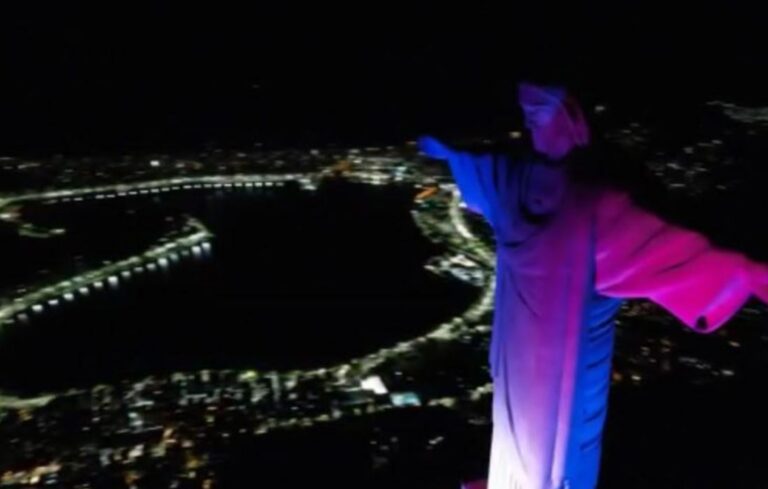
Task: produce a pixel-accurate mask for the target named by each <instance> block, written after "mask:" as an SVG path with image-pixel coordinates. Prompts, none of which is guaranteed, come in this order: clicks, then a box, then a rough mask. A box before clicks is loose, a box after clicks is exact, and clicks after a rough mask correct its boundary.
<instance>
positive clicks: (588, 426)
mask: <svg viewBox="0 0 768 489" xmlns="http://www.w3.org/2000/svg"><path fill="white" fill-rule="evenodd" d="M519 97H520V104H521V106H522V108H523V111H524V115H525V120H526V127H527V128H528V129H529V130H530V132H531V139H532V142H533V149H534V151H533V152H532V153H531V155H532V156H531V157H530V158H524V159H521V160H522V161H514V159H513V158H512V157H510V156H509V155H505V154H484V155H479V154H471V153H468V152H460V151H456V150H453V149H451V148H449V147H448V146H446V145H444V144H443V143H441V142H439V141H438V140H436V139H434V138H431V137H423V138H421V140H420V146H421V150H422V151H423V152H424V153H426V154H427V155H428V156H430V157H432V158H437V159H442V160H447V161H448V163H449V164H450V168H451V171H452V173H453V176H454V178H455V180H456V183H457V185H458V188H459V191H460V193H461V196H462V198H463V200H464V202H465V203H466V205H467V207H468V208H469V209H470V210H472V211H475V212H477V213H479V214H481V215H482V216H483V217H484V218H485V219H486V220H487V221H488V223H489V224H490V225H491V227H492V228H493V231H494V234H495V238H496V243H497V269H496V286H497V287H496V298H495V312H494V321H493V332H492V340H491V347H490V364H491V372H492V375H493V388H494V389H493V440H492V444H491V460H490V472H489V476H488V481H487V484H488V488H489V489H594V488H595V486H596V485H597V478H598V470H599V464H600V452H601V438H602V432H603V425H604V422H605V418H606V407H607V406H606V405H607V400H608V389H609V386H610V381H611V357H612V353H613V342H614V316H615V315H616V313H617V311H618V309H619V307H620V305H621V301H622V299H629V298H645V299H650V300H652V301H654V302H656V303H657V304H659V305H661V306H662V307H664V308H665V309H666V310H667V311H669V312H670V313H672V314H673V315H674V316H676V317H677V318H679V319H680V321H682V322H683V323H684V324H685V325H686V326H687V327H690V328H692V329H694V330H696V331H699V332H702V333H708V332H711V331H713V330H715V329H716V328H718V327H719V326H721V325H722V324H723V323H724V322H725V321H727V320H728V319H729V318H730V317H731V316H732V315H733V314H734V313H735V312H737V311H738V310H739V309H740V308H741V307H742V305H743V304H744V303H745V301H746V300H747V299H748V298H749V297H750V296H751V295H753V294H754V295H756V296H758V297H759V298H761V299H762V300H763V301H768V267H766V266H765V265H762V264H758V263H755V262H752V261H750V260H749V259H748V258H746V257H745V256H744V255H742V254H740V253H735V252H732V251H727V250H723V249H718V248H716V247H715V246H713V245H712V244H711V243H710V242H709V241H708V240H707V239H706V238H704V237H703V236H701V235H699V234H697V233H695V232H692V231H689V230H686V229H682V228H680V227H677V226H674V225H671V224H669V223H667V222H665V221H664V220H662V219H660V218H658V217H656V216H655V215H652V214H651V213H649V212H647V211H645V210H643V209H641V208H639V207H637V206H636V205H634V204H633V202H632V200H631V199H630V198H629V196H628V195H626V194H625V193H624V192H622V191H620V190H616V189H612V188H610V187H607V186H601V185H597V184H590V183H588V182H582V181H580V180H578V179H574V178H572V176H571V174H572V172H571V170H572V168H574V167H575V166H577V165H579V160H580V159H581V158H582V157H583V155H582V154H581V153H582V150H581V148H582V147H584V146H586V145H587V144H588V143H589V130H588V127H587V124H586V122H585V120H584V116H583V114H582V111H581V109H580V107H579V105H578V104H577V103H576V102H575V100H574V99H573V98H572V97H571V96H570V95H568V94H567V93H566V92H565V90H563V89H560V88H556V87H543V86H535V85H532V84H525V83H524V84H521V85H520V87H519ZM616 163H617V164H619V162H616Z"/></svg>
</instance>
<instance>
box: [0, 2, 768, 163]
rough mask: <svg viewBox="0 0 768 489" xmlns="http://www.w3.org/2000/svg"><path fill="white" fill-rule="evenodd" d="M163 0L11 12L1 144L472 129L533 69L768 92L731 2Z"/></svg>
mask: <svg viewBox="0 0 768 489" xmlns="http://www.w3.org/2000/svg"><path fill="white" fill-rule="evenodd" d="M51 4H52V5H54V4H53V2H51ZM158 4H159V3H158ZM126 5H128V4H126ZM161 5H163V6H154V7H152V8H145V9H142V8H137V7H131V8H128V7H125V8H122V9H121V8H115V7H114V6H113V5H112V4H111V5H110V8H109V9H108V10H104V11H100V12H97V11H93V10H89V11H76V10H74V9H73V8H71V7H66V8H63V7H61V6H59V7H49V6H45V4H34V5H31V6H26V7H15V8H12V9H11V11H10V12H6V13H5V14H4V15H3V20H4V22H3V29H2V30H3V33H2V36H3V45H2V49H3V51H2V55H3V57H2V60H3V65H4V66H3V68H2V71H1V73H2V75H1V76H2V80H0V87H1V88H2V92H0V93H2V95H0V111H1V113H2V118H1V119H2V128H0V129H1V134H2V136H0V151H2V152H3V153H8V154H17V153H24V152H37V153H42V154H45V153H46V152H52V151H63V152H65V153H68V152H69V153H72V152H85V153H88V152H103V151H120V150H129V149H158V150H159V149H180V148H190V149H194V148H198V147H202V146H203V145H204V144H206V143H208V142H214V143H218V144H221V145H225V146H226V145H237V146H247V145H248V144H250V143H251V142H253V141H266V142H273V143H276V144H299V145H302V144H317V143H323V142H338V143H345V142H375V141H394V142H396V141H400V140H402V139H403V138H407V137H412V136H413V135H414V134H418V133H419V132H422V131H426V130H430V131H445V132H451V133H471V134H477V133H482V132H484V131H487V130H490V129H493V128H498V127H501V126H504V125H508V124H509V123H510V122H511V121H514V120H515V118H516V117H517V113H516V110H515V105H514V82H515V81H516V80H517V79H519V78H520V77H521V76H524V75H527V74H531V73H533V74H534V75H537V74H540V73H544V74H545V76H554V77H556V78H559V79H562V80H564V81H566V82H567V83H569V84H571V85H572V86H575V87H577V88H578V90H580V91H581V92H583V93H585V94H588V95H590V96H592V97H594V98H600V99H602V98H605V99H608V100H617V99H618V100H620V101H621V103H625V104H627V105H629V106H631V105H632V104H640V105H645V104H646V103H647V101H649V100H658V99H661V100H675V99H677V98H678V97H680V96H681V95H683V94H685V95H690V96H692V97H696V98H707V97H711V96H719V95H722V96H728V97H731V98H734V99H736V100H738V99H739V98H741V99H744V100H745V101H747V102H755V103H759V102H762V101H764V99H765V98H766V97H765V96H764V95H763V94H762V91H761V89H760V88H759V87H760V86H765V76H764V75H763V73H762V72H763V71H766V70H764V69H763V68H764V65H765V64H766V61H765V59H766V58H765V56H764V53H763V52H762V47H763V46H765V45H768V43H766V42H765V41H766V39H764V38H765V37H766V34H765V31H766V30H765V29H764V28H763V26H761V25H760V19H761V18H762V17H761V16H759V15H757V14H756V13H755V12H743V11H737V10H736V9H735V8H734V7H726V6H722V7H718V8H711V9H710V10H709V11H707V12H702V11H701V8H700V7H697V11H696V12H695V15H694V12H690V11H687V12H686V11H679V12H673V11H671V10H669V9H668V8H667V9H664V8H658V9H655V8H651V7H648V6H647V5H648V4H647V3H646V2H611V3H609V2H596V3H593V4H592V5H593V8H592V9H590V10H577V9H576V8H574V7H571V8H570V9H569V10H567V11H563V10H558V9H556V8H554V7H542V8H541V9H536V8H535V7H529V6H520V5H516V4H514V3H509V4H506V5H505V6H504V7H505V8H504V9H503V10H501V9H495V8H490V7H483V6H482V4H478V3H473V4H472V5H473V8H472V9H468V8H467V7H466V6H464V7H463V8H456V9H453V10H451V11H445V10H430V9H429V8H426V7H420V8H415V7H411V8H409V9H401V10H398V11H395V10H394V9H383V8H382V7H377V6H370V5H361V6H358V7H357V8H354V9H346V10H342V9H339V10H335V11H331V10H330V9H329V8H328V7H327V6H324V7H323V8H322V10H320V9H316V10H313V11H310V10H306V9H305V8H304V7H299V6H292V7H283V8H282V11H278V9H276V8H266V7H261V8H260V9H256V10H251V11H240V12H235V11H224V9H223V8H218V9H214V8H212V7H211V6H210V5H207V6H206V7H205V8H200V9H198V10H194V8H193V7H189V6H188V5H185V6H183V8H182V7H181V6H178V7H172V6H170V5H168V4H161ZM443 9H445V7H443ZM342 13H344V14H346V15H348V16H349V18H346V17H342ZM254 85H257V86H258V88H255V87H254ZM659 105H663V104H659Z"/></svg>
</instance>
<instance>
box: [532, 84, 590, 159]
mask: <svg viewBox="0 0 768 489" xmlns="http://www.w3.org/2000/svg"><path fill="white" fill-rule="evenodd" d="M518 98H519V102H520V106H521V107H522V109H523V115H524V117H525V126H526V128H528V130H529V131H531V139H532V141H533V147H534V149H535V150H536V151H537V152H539V153H542V154H544V155H546V156H548V157H549V158H551V159H553V160H559V159H561V158H563V157H564V156H566V155H567V154H568V153H570V152H571V150H573V149H574V148H576V147H580V146H586V145H587V144H588V143H589V127H588V126H587V123H586V120H585V119H584V114H583V112H582V111H581V107H580V106H579V104H578V102H576V99H575V98H573V96H571V95H570V94H568V92H567V91H566V90H565V89H564V88H560V87H555V86H543V85H535V84H533V83H528V82H522V83H520V84H519V86H518Z"/></svg>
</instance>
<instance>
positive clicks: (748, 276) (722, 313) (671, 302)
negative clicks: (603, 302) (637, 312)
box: [595, 191, 768, 332]
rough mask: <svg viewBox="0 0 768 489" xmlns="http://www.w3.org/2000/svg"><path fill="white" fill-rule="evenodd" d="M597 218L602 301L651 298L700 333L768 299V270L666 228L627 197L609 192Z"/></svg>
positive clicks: (672, 227)
mask: <svg viewBox="0 0 768 489" xmlns="http://www.w3.org/2000/svg"><path fill="white" fill-rule="evenodd" d="M595 216H596V221H595V222H596V225H595V233H596V236H595V238H596V256H595V263H596V278H595V282H596V283H595V286H596V289H597V291H598V292H599V293H601V294H603V295H606V296H610V297H618V298H645V299H650V300H652V301H654V302H656V303H657V304H659V305H661V306H662V307H664V308H665V309H667V310H668V311H669V312H670V313H672V314H673V315H675V316H676V317H677V318H678V319H680V320H681V321H682V322H683V323H685V324H686V325H687V326H689V327H691V328H695V329H696V330H699V331H702V332H710V331H713V330H715V329H716V328H718V327H719V326H721V325H722V324H723V323H725V322H726V321H727V320H728V319H729V318H730V317H731V316H732V315H733V314H735V313H736V312H737V311H738V310H739V309H740V308H741V307H742V306H743V305H744V303H745V302H746V301H747V299H748V298H749V297H750V296H751V295H753V294H754V295H756V296H758V297H759V298H761V299H762V300H764V301H765V300H768V268H766V266H765V265H763V264H759V263H756V262H753V261H751V260H749V259H748V258H747V257H746V256H744V255H743V254H740V253H737V252H734V251H728V250H724V249H720V248H717V247H715V246H714V245H713V244H712V243H711V242H710V241H709V240H708V239H706V238H705V237H704V236H702V235H700V234H698V233H696V232H694V231H690V230H687V229H684V228H681V227H678V226H675V225H672V224H670V223H667V222H665V221H664V220H662V219H660V218H658V217H657V216H655V215H653V214H652V213H650V212H648V211H645V210H643V209H641V208H640V207H638V206H636V205H635V204H634V203H633V202H632V201H631V199H630V198H629V197H628V196H627V195H626V194H624V193H621V192H615V191H609V192H606V194H605V195H604V196H603V198H602V199H601V201H600V203H599V205H598V208H597V211H596V214H595Z"/></svg>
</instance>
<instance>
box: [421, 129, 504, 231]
mask: <svg viewBox="0 0 768 489" xmlns="http://www.w3.org/2000/svg"><path fill="white" fill-rule="evenodd" d="M419 148H420V149H421V151H422V152H423V153H424V154H425V155H427V156H428V157H430V158H435V159H439V160H445V161H447V162H448V164H449V166H450V168H451V173H452V174H453V178H454V180H455V181H456V185H457V186H458V188H459V192H460V193H461V197H462V199H463V200H464V203H465V204H466V205H467V207H468V208H469V210H471V211H473V212H475V213H477V214H480V215H482V216H483V217H485V219H486V220H487V221H488V222H489V223H490V224H491V226H494V227H495V223H497V222H498V221H499V219H500V218H501V217H502V216H501V215H500V214H501V213H502V212H503V208H504V206H502V205H500V203H501V201H502V200H503V196H502V195H501V194H504V193H505V189H506V188H508V186H509V183H510V179H511V178H512V172H511V171H510V168H509V165H508V164H507V160H506V158H504V157H502V156H499V155H493V154H476V153H470V152H465V151H457V150H455V149H453V148H451V147H449V146H448V145H446V144H444V143H443V142H441V141H439V140H438V139H436V138H433V137H431V136H422V137H421V138H419Z"/></svg>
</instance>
